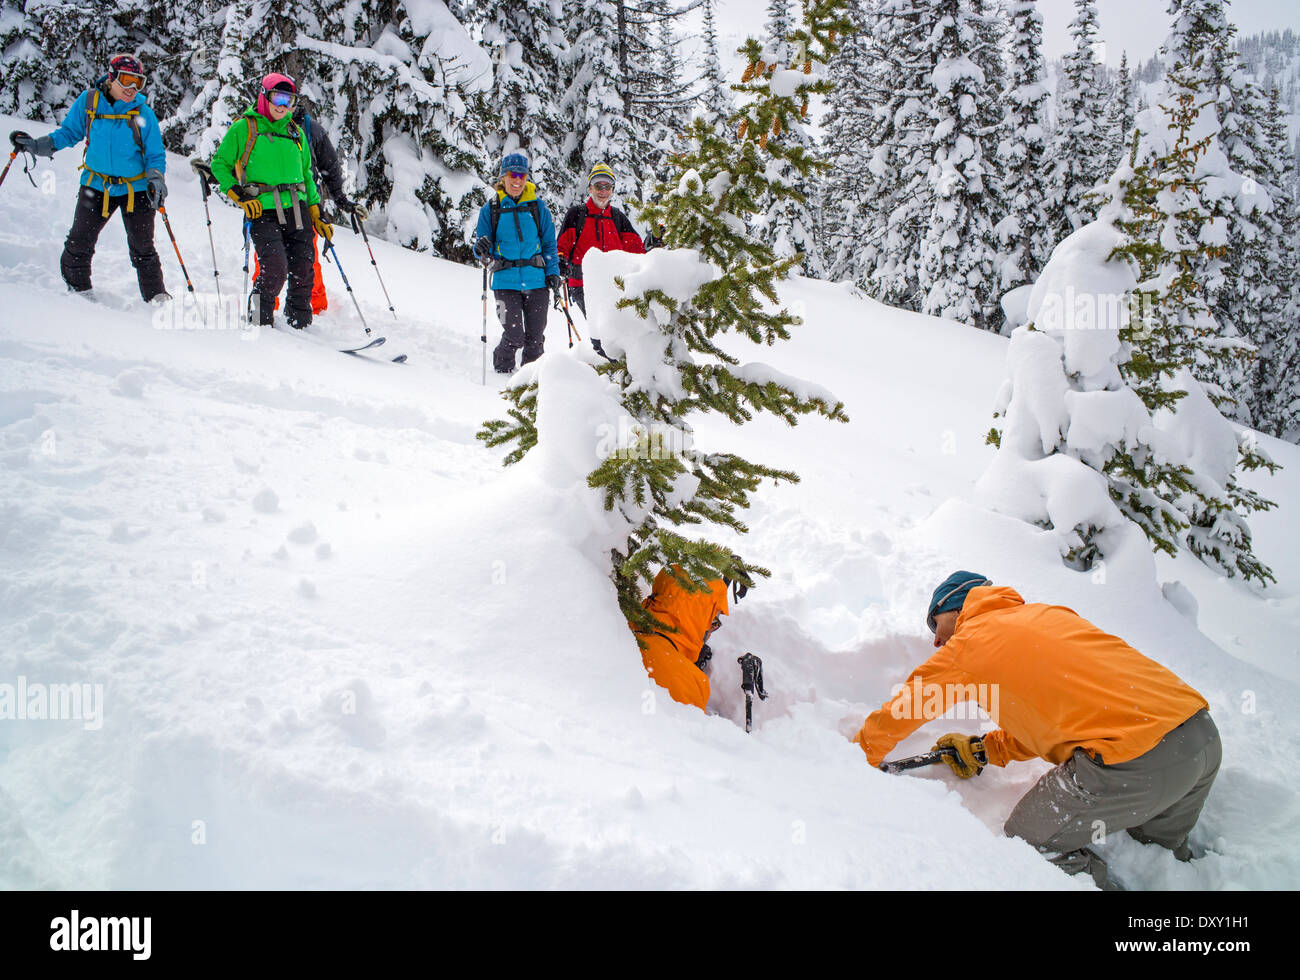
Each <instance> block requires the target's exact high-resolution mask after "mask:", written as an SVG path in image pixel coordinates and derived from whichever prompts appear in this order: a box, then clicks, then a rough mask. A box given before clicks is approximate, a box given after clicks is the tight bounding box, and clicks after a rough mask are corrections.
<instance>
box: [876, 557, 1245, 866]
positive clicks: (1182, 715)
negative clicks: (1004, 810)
mask: <svg viewBox="0 0 1300 980" xmlns="http://www.w3.org/2000/svg"><path fill="white" fill-rule="evenodd" d="M926 622H927V624H928V625H929V627H930V629H931V630H932V631H933V632H934V635H935V638H934V644H935V646H937V647H939V648H940V649H939V651H938V652H937V653H936V654H934V656H932V657H931V658H930V659H929V660H927V661H926V662H925V663H923V664H922V665H921V666H920V667H918V668H917V669H916V670H915V671H913V672H912V674H911V676H909V677H908V679H907V682H906V684H905V685H904V687H903V689H902V690H901V691H900V692H899V693H898V694H897V695H896V696H895V697H894V698H893V699H892V700H890V701H889V702H888V703H886V704H885V705H884V707H882V708H881V709H880V710H879V711H876V712H873V713H872V714H871V715H870V716H869V717H868V718H867V720H866V722H865V723H864V724H863V726H862V729H861V730H860V731H859V732H858V734H857V736H856V738H855V739H854V741H856V742H857V743H858V744H859V745H860V746H861V747H862V750H863V751H864V752H865V753H866V754H867V760H868V761H869V762H870V763H871V764H872V765H879V764H880V763H881V762H882V761H883V760H884V758H885V755H886V754H887V753H888V752H889V751H890V750H891V749H892V748H893V747H894V746H895V745H897V744H898V742H900V741H901V740H902V739H904V738H906V737H907V736H908V735H910V734H911V733H912V732H914V731H915V730H916V729H918V728H920V727H921V726H922V725H923V724H925V722H927V721H930V720H933V719H934V718H938V717H940V716H941V715H942V714H943V713H944V712H946V711H947V710H948V709H950V708H952V707H953V706H954V705H955V704H957V703H959V702H961V701H968V700H975V701H977V702H978V703H979V705H980V707H982V708H983V709H984V710H985V711H986V712H987V713H988V715H989V716H990V717H991V718H992V719H993V721H994V723H995V724H997V725H999V726H1001V727H1000V728H999V729H998V730H997V731H993V732H989V733H988V734H987V735H985V736H984V737H983V738H982V739H981V738H979V737H972V736H968V735H959V734H954V735H945V736H944V737H943V738H941V739H940V740H939V744H938V745H936V746H935V748H939V747H940V746H950V747H952V748H954V749H955V750H956V751H957V753H958V756H957V758H946V759H945V760H944V761H945V762H947V763H948V764H949V765H950V766H951V767H952V768H953V770H954V771H955V772H956V773H957V774H958V775H960V776H962V777H963V778H968V777H970V776H974V775H976V774H977V773H979V772H980V770H981V769H982V768H983V767H984V765H985V763H990V764H992V765H995V766H1005V765H1006V764H1007V763H1008V762H1012V761H1016V760H1025V759H1035V758H1038V759H1046V760H1047V761H1048V762H1052V763H1055V764H1056V768H1055V769H1053V770H1052V771H1051V772H1048V773H1046V774H1044V775H1043V777H1042V778H1041V779H1040V780H1039V781H1038V782H1037V783H1036V784H1035V785H1034V786H1033V788H1032V789H1030V791H1029V792H1028V793H1026V794H1025V796H1024V797H1023V798H1022V799H1021V800H1020V802H1019V803H1018V804H1016V807H1015V809H1014V810H1013V811H1012V812H1011V816H1010V817H1009V818H1008V819H1007V822H1006V825H1005V830H1006V833H1007V834H1008V835H1010V836H1014V837H1020V838H1023V839H1024V840H1027V841H1028V842H1029V843H1031V844H1033V845H1034V846H1035V847H1037V848H1038V850H1039V851H1040V852H1041V853H1043V854H1046V855H1048V856H1049V859H1050V860H1051V861H1052V862H1053V863H1055V864H1057V865H1059V866H1060V867H1061V868H1063V869H1064V870H1065V871H1066V872H1068V873H1070V874H1076V873H1078V872H1080V871H1087V872H1089V873H1090V874H1091V875H1092V877H1093V880H1094V881H1096V883H1097V884H1098V885H1099V886H1100V887H1102V888H1111V887H1114V886H1113V885H1112V883H1111V882H1110V880H1109V878H1108V876H1107V869H1106V864H1105V862H1104V861H1103V860H1102V858H1101V857H1100V856H1099V855H1098V854H1096V853H1095V852H1094V851H1092V850H1090V849H1089V848H1088V845H1089V844H1090V843H1092V842H1093V840H1094V836H1093V835H1094V834H1095V833H1096V829H1097V827H1098V826H1103V827H1104V828H1105V830H1104V831H1103V832H1104V833H1111V832H1117V831H1119V830H1127V831H1128V833H1129V835H1130V836H1132V837H1134V838H1135V839H1137V840H1139V841H1141V842H1143V843H1155V844H1161V845H1163V846H1164V847H1167V848H1169V849H1170V850H1172V851H1173V852H1174V854H1175V856H1176V857H1178V858H1179V860H1183V861H1186V860H1190V858H1191V856H1192V855H1191V851H1190V849H1189V848H1188V843H1187V838H1188V834H1189V833H1190V832H1191V829H1192V827H1193V826H1194V825H1195V823H1196V820H1197V817H1198V816H1199V815H1200V812H1201V807H1202V806H1203V805H1204V803H1205V798H1206V796H1208V795H1209V792H1210V786H1211V785H1212V784H1213V782H1214V777H1215V775H1216V774H1217V773H1218V770H1219V761H1220V758H1221V746H1220V742H1219V733H1218V730H1217V729H1216V728H1215V725H1214V722H1213V721H1212V720H1211V719H1210V714H1209V710H1208V709H1209V706H1208V705H1207V703H1206V701H1205V699H1204V698H1203V697H1201V695H1200V694H1198V693H1197V692H1196V691H1194V690H1193V689H1192V688H1190V687H1188V686H1187V685H1186V684H1184V683H1183V682H1182V681H1181V680H1180V679H1179V678H1178V677H1177V676H1175V675H1174V674H1173V673H1172V672H1171V671H1169V670H1167V669H1166V668H1164V667H1162V666H1161V665H1160V664H1158V663H1156V662H1155V661H1154V660H1150V659H1148V658H1147V657H1144V656H1143V655H1142V654H1140V653H1138V651H1137V650H1135V649H1133V648H1132V647H1131V646H1129V645H1128V644H1127V643H1125V642H1124V641H1123V640H1121V639H1120V638H1119V637H1116V636H1111V635H1110V634H1108V633H1104V632H1102V631H1101V630H1100V629H1098V628H1097V627H1096V626H1094V625H1093V624H1092V623H1090V622H1088V621H1087V620H1086V619H1084V618H1083V617H1081V616H1079V615H1078V614H1076V613H1075V612H1073V611H1072V610H1070V609H1067V608H1065V607H1064V606H1049V605H1044V604H1042V603H1029V604H1026V603H1025V601H1024V599H1022V598H1021V597H1020V595H1019V594H1018V593H1017V592H1016V591H1015V590H1014V589H1009V588H997V587H994V586H993V585H992V583H991V582H990V581H989V580H988V579H986V578H984V577H983V576H981V575H977V574H975V573H973V572H955V573H954V574H953V575H951V576H949V577H948V579H947V580H945V581H944V582H943V583H942V584H941V585H940V586H939V588H938V589H936V590H935V593H934V597H933V598H932V600H931V603H930V610H929V613H928V615H927V617H926ZM1099 822H1100V823H1099Z"/></svg>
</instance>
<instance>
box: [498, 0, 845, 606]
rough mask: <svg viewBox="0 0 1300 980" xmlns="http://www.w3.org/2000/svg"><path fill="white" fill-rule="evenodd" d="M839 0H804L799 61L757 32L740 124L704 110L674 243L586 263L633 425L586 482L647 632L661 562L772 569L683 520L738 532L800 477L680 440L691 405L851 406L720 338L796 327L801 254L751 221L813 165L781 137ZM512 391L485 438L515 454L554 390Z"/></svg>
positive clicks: (681, 162)
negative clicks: (647, 604) (792, 310)
mask: <svg viewBox="0 0 1300 980" xmlns="http://www.w3.org/2000/svg"><path fill="white" fill-rule="evenodd" d="M843 3H844V0H806V3H805V8H804V27H803V28H802V29H801V30H799V31H796V32H794V33H793V34H792V35H791V36H790V41H791V42H793V43H794V44H795V45H796V46H797V47H799V48H800V49H801V50H802V51H803V52H804V54H805V62H804V64H802V65H798V64H795V65H792V64H791V62H790V61H789V60H787V61H785V62H782V63H771V62H768V61H767V60H766V59H764V58H763V54H764V48H763V46H762V45H760V44H759V43H758V42H757V41H752V40H751V41H750V42H748V44H747V46H746V48H745V51H746V54H747V55H748V57H749V66H748V68H747V69H746V71H745V76H744V80H743V83H742V85H741V86H740V87H739V90H740V91H741V92H742V94H743V96H744V98H745V99H746V101H745V103H744V105H743V106H742V108H741V109H740V110H739V111H738V112H737V114H736V115H735V116H734V117H733V118H732V120H731V127H732V128H730V129H729V131H728V132H727V133H725V134H721V133H719V132H718V131H717V130H716V129H715V128H713V127H711V126H710V125H709V124H708V123H707V122H706V121H705V120H704V119H703V118H698V117H697V118H696V119H695V120H694V122H693V123H692V128H691V132H690V144H689V146H688V148H687V150H686V152H684V153H683V154H681V155H679V156H678V157H676V158H674V167H675V169H676V176H675V179H674V180H673V181H671V182H670V183H668V184H665V185H663V186H661V187H660V194H659V200H658V202H657V203H656V204H655V205H653V206H651V207H649V208H647V209H646V211H645V212H643V216H644V217H645V218H646V219H647V220H649V221H652V222H654V221H657V220H660V219H662V220H663V221H664V223H665V227H666V232H665V234H666V244H667V247H666V248H664V249H657V250H655V251H653V252H650V253H648V254H646V255H632V254H629V253H625V252H602V253H596V254H594V255H591V257H589V258H588V259H587V260H585V261H584V265H583V268H584V273H585V275H584V279H585V282H586V287H587V291H588V309H589V311H590V313H591V321H592V323H593V326H595V327H598V329H599V330H600V336H601V339H602V343H603V345H604V347H605V350H606V352H607V353H608V354H609V355H610V356H611V357H612V358H614V361H613V362H612V363H605V364H602V365H601V366H600V367H599V368H598V370H599V372H600V373H601V375H603V376H604V377H605V378H607V379H608V380H609V381H610V382H612V384H613V385H614V386H615V389H616V390H617V392H618V396H619V399H620V401H621V405H622V410H623V411H624V412H625V413H626V417H628V418H629V419H630V421H631V424H630V426H629V427H628V435H627V437H626V438H625V439H622V440H621V441H620V443H619V445H618V446H617V447H611V448H612V450H613V451H611V452H610V453H609V454H608V455H607V456H606V457H605V458H604V461H603V462H602V463H600V465H599V466H598V467H597V468H596V469H595V470H594V471H593V472H592V473H591V475H590V477H589V479H588V484H589V486H590V487H592V488H593V489H594V490H596V491H598V493H599V495H600V500H601V501H602V503H603V505H604V509H605V511H606V512H608V513H609V514H611V515H612V517H613V518H615V519H617V520H619V521H621V522H622V523H621V525H620V526H621V527H622V528H623V529H624V530H623V531H622V532H621V534H620V537H621V541H620V543H619V545H617V546H616V547H614V548H613V549H612V553H611V561H612V568H611V578H612V579H613V581H614V583H615V586H616V589H617V594H618V600H619V606H620V610H621V611H622V613H623V615H624V616H626V617H627V619H628V620H629V621H630V622H632V623H633V624H634V625H635V626H637V627H640V628H643V629H644V628H662V627H661V625H660V624H658V623H657V621H656V620H655V619H654V618H653V616H652V615H650V614H649V613H647V612H646V610H644V609H643V608H642V607H641V597H642V594H643V591H644V588H645V587H646V586H647V585H648V584H649V583H650V582H651V580H652V579H653V576H654V575H655V574H656V573H657V571H658V570H659V568H660V567H663V566H668V567H670V568H674V569H675V571H674V574H675V575H679V576H680V580H681V581H682V582H683V584H684V585H685V586H686V587H688V588H698V587H699V585H700V584H701V583H704V582H707V581H709V580H711V579H715V578H718V577H720V576H724V575H725V576H728V577H731V578H733V579H738V580H740V581H742V582H745V583H747V584H752V582H753V578H754V577H755V576H757V575H762V574H766V571H765V570H764V569H761V568H759V567H757V566H755V565H752V564H750V563H748V562H746V561H744V560H743V559H741V558H738V557H736V556H735V555H734V554H732V553H731V552H730V551H729V550H728V549H726V548H724V547H721V546H720V545H718V544H716V543H714V542H710V541H708V540H702V539H691V538H688V537H686V536H685V533H684V532H686V531H687V530H689V528H690V527H692V526H694V525H699V524H704V523H708V524H714V525H718V526H720V527H722V528H725V529H729V530H731V531H733V532H743V531H745V530H746V528H745V526H744V524H743V522H742V521H741V519H740V514H739V511H741V510H743V509H744V508H745V507H747V506H748V502H749V495H750V494H751V493H752V492H753V491H754V490H755V489H756V488H757V487H758V485H759V483H760V482H761V481H762V480H764V479H773V480H794V479H797V477H796V475H795V474H793V473H791V472H788V471H784V470H779V469H775V468H772V467H769V466H765V465H762V464H758V463H753V462H750V461H749V460H746V459H743V458H741V457H739V456H736V455H733V454H731V453H726V452H720V451H719V452H702V451H699V450H696V449H693V448H683V447H688V446H689V445H690V438H691V427H690V423H689V421H688V418H689V416H690V415H691V414H692V413H694V412H700V411H713V412H719V413H721V414H722V415H724V416H725V417H726V418H728V419H730V420H731V421H733V422H735V423H742V422H744V421H747V420H748V419H749V418H750V417H752V414H753V413H754V412H758V411H766V412H771V413H773V414H776V415H779V416H780V417H781V418H783V419H785V420H786V421H788V422H790V423H792V424H793V423H794V422H796V421H797V420H798V418H799V416H800V415H804V414H808V413H813V412H815V413H819V414H822V415H825V416H827V417H829V418H833V419H843V418H844V414H843V407H842V405H841V404H840V402H839V401H838V399H836V398H835V397H834V396H833V395H831V394H830V393H829V392H826V391H825V390H823V389H821V388H819V387H817V386H815V385H812V384H809V383H807V382H803V381H800V380H798V379H795V378H791V377H789V376H788V375H785V374H783V373H782V372H780V371H778V370H776V369H775V368H773V367H770V366H768V365H764V364H757V363H751V364H742V363H741V362H740V360H739V359H738V358H737V357H735V356H734V355H732V354H731V353H729V352H728V351H727V349H726V348H725V347H724V346H723V343H724V342H725V340H726V338H727V335H728V334H730V333H731V332H732V331H736V332H740V333H743V334H744V335H745V336H746V337H748V338H749V339H751V340H753V341H755V342H759V343H767V344H774V343H775V342H776V341H777V340H781V339H786V338H787V337H788V336H789V329H790V327H791V326H794V325H795V324H796V323H797V321H796V319H795V318H794V317H792V316H791V315H790V314H789V312H788V311H786V310H783V309H782V310H777V311H775V312H774V311H772V310H771V309H770V308H768V305H767V303H768V302H769V301H771V302H775V301H776V299H777V294H776V285H777V283H778V282H779V281H780V280H781V279H782V278H783V277H784V276H785V274H786V272H787V271H788V270H789V268H790V267H791V265H792V263H793V261H794V260H793V259H784V260H783V259H777V258H776V257H775V256H774V255H773V254H772V251H771V249H770V248H768V247H767V246H766V245H764V244H763V243H762V242H760V241H757V240H756V239H755V238H753V237H752V236H751V235H750V234H749V233H748V229H747V219H749V218H751V217H752V216H753V214H754V209H755V207H756V205H757V202H758V201H760V200H762V199H763V197H764V196H765V195H766V194H767V193H768V192H769V190H774V191H775V192H776V193H778V194H780V193H782V192H783V188H785V190H784V192H786V193H791V192H790V191H789V190H788V185H783V184H780V183H778V184H776V185H775V186H773V184H772V183H771V182H770V181H769V179H768V177H767V174H768V173H769V172H771V169H770V168H771V167H772V165H773V164H774V163H777V162H780V161H784V162H786V163H787V164H788V165H789V166H791V167H793V168H794V169H795V170H796V171H798V172H799V173H801V174H806V173H809V172H811V171H812V170H813V169H815V167H816V164H817V161H815V160H814V159H813V158H812V157H810V156H809V155H808V154H807V153H806V152H805V151H804V149H803V148H802V147H801V146H799V145H797V144H794V143H791V142H789V141H787V140H786V138H785V137H786V135H787V134H788V133H789V131H790V126H791V123H792V122H793V120H795V119H800V118H802V117H803V116H804V115H805V113H806V112H807V107H808V104H809V99H810V97H811V96H812V95H814V94H817V93H819V92H824V91H825V90H826V88H827V86H828V82H827V81H826V80H825V79H824V78H823V77H822V76H821V74H820V71H819V72H817V73H813V70H812V69H813V66H814V65H816V66H818V68H819V69H820V68H822V67H823V66H824V65H825V63H826V60H827V58H828V56H829V54H830V53H831V52H833V50H834V47H835V44H836V38H837V36H838V35H839V34H842V33H843V31H844V30H845V29H846V27H848V26H849V25H848V24H847V22H846V21H845V20H844V18H843V16H842V6H843ZM760 62H762V63H761V64H760ZM805 69H806V70H805ZM634 274H635V278H634ZM545 361H546V359H545V358H543V360H542V361H541V362H538V363H539V364H543V365H544V364H545ZM546 370H547V369H546V368H545V367H542V368H540V369H539V370H538V372H537V374H539V375H540V374H543V372H545V371H546ZM558 373H559V371H558V369H557V371H555V372H551V374H552V375H555V374H558ZM543 376H545V375H543ZM507 394H508V397H509V398H510V400H511V401H512V402H513V403H514V408H513V409H512V410H511V412H510V415H511V419H512V420H511V421H505V420H496V421H494V422H489V423H488V424H487V426H486V427H485V429H484V431H483V432H482V433H480V438H483V439H484V440H485V441H486V442H488V444H489V445H502V444H509V443H513V444H515V446H516V448H515V450H514V451H513V452H512V454H511V455H510V456H508V457H507V460H511V459H518V458H520V457H521V456H522V455H523V454H524V453H525V452H527V451H528V449H529V448H530V447H531V446H533V445H534V444H536V443H537V434H538V425H539V420H540V418H541V414H540V413H541V411H542V410H544V409H545V406H546V399H547V392H546V390H545V389H544V388H543V387H542V385H541V383H540V382H539V381H538V380H537V379H536V378H535V377H534V378H532V379H528V378H525V379H524V380H523V381H522V383H520V384H518V385H516V386H515V387H514V388H513V389H511V390H510V391H509V392H508V393H507ZM678 570H679V571H678Z"/></svg>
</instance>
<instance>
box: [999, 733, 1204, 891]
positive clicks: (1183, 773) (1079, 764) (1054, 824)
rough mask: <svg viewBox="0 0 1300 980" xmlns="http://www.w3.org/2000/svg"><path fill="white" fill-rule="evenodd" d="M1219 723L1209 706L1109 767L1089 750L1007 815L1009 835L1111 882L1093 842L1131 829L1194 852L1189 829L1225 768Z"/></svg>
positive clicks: (1149, 840) (1150, 840)
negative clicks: (1144, 749) (1136, 753)
mask: <svg viewBox="0 0 1300 980" xmlns="http://www.w3.org/2000/svg"><path fill="white" fill-rule="evenodd" d="M1221 759H1222V745H1221V744H1220V742H1219V730H1218V729H1217V728H1216V727H1215V725H1214V722H1213V721H1212V720H1211V718H1210V713H1209V712H1208V711H1206V710H1205V709H1202V710H1200V711H1198V712H1197V713H1196V714H1194V715H1192V717H1190V718H1188V719H1187V721H1185V722H1183V723H1182V724H1181V725H1179V726H1178V727H1177V728H1175V729H1174V730H1173V731H1171V732H1169V734H1167V735H1166V736H1165V737H1164V738H1162V739H1161V740H1160V741H1159V742H1158V743H1156V745H1155V747H1154V748H1152V749H1151V750H1150V751H1148V752H1146V753H1144V754H1142V755H1140V756H1138V757H1137V758H1136V759H1133V760H1131V761H1129V762H1121V763H1117V764H1116V765H1113V766H1108V765H1106V764H1105V763H1103V762H1101V761H1094V760H1093V759H1092V758H1091V757H1090V756H1089V755H1088V753H1086V752H1084V751H1083V749H1075V750H1074V754H1073V755H1072V756H1071V757H1070V758H1069V759H1067V760H1066V761H1065V762H1063V763H1062V764H1061V765H1059V766H1057V767H1056V768H1055V769H1053V770H1052V771H1051V772H1049V773H1046V774H1045V775H1044V776H1043V778H1042V779H1040V780H1039V781H1038V782H1037V783H1035V784H1034V787H1033V788H1032V789H1031V790H1030V791H1029V792H1028V793H1026V794H1025V795H1024V798H1023V799H1021V801H1020V802H1019V803H1017V804H1016V808H1015V809H1014V810H1012V811H1011V816H1010V817H1008V818H1007V822H1006V825H1005V828H1004V829H1005V830H1006V833H1007V834H1008V836H1012V837H1020V838H1023V839H1024V840H1026V841H1028V842H1029V843H1031V844H1033V845H1034V846H1035V847H1036V848H1038V850H1039V851H1040V852H1042V853H1043V854H1046V855H1049V860H1051V861H1052V863H1054V864H1056V865H1059V866H1060V867H1061V868H1062V869H1063V870H1064V871H1066V872H1067V873H1068V874H1078V873H1079V872H1081V871H1087V872H1088V873H1089V874H1091V875H1092V877H1093V880H1094V881H1096V882H1097V885H1098V886H1099V887H1101V888H1109V887H1111V883H1110V881H1109V877H1108V875H1107V871H1106V863H1105V861H1103V860H1102V859H1101V857H1100V856H1099V855H1097V854H1096V853H1095V852H1093V851H1092V850H1090V849H1089V848H1088V845H1089V844H1093V843H1100V842H1101V841H1103V840H1105V838H1106V835H1107V834H1113V833H1118V832H1119V831H1121V830H1126V831H1128V833H1129V836H1131V837H1133V838H1135V839H1136V840H1139V841H1141V842H1142V843H1144V844H1160V845H1162V846H1164V847H1167V848H1169V849H1170V850H1172V851H1173V852H1174V855H1175V856H1176V857H1177V858H1178V859H1179V860H1180V861H1187V860H1190V858H1191V852H1190V851H1189V850H1188V847H1187V835H1188V834H1189V833H1190V832H1191V830H1192V827H1193V826H1194V825H1195V824H1196V820H1197V818H1198V817H1199V816H1200V815H1201V807H1203V806H1204V805H1205V798H1206V797H1207V796H1208V795H1209V793H1210V787H1211V786H1212V785H1213V783H1214V777H1215V776H1216V775H1217V774H1218V772H1219V762H1220V761H1221Z"/></svg>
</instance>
